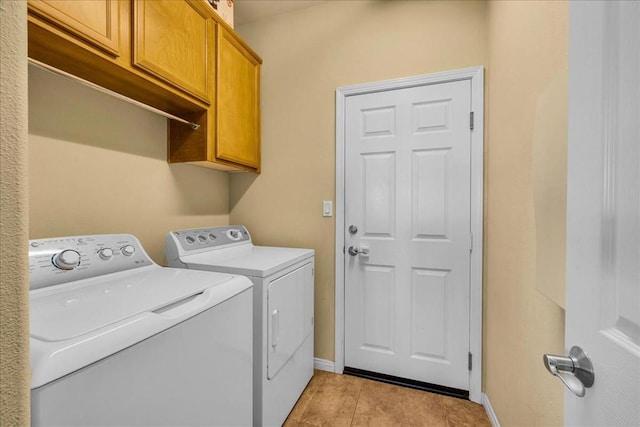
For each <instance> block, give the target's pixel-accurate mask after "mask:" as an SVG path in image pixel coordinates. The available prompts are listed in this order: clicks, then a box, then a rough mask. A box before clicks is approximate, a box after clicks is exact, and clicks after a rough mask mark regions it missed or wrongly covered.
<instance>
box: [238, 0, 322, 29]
mask: <svg viewBox="0 0 640 427" xmlns="http://www.w3.org/2000/svg"><path fill="white" fill-rule="evenodd" d="M324 1H325V0H235V1H234V2H233V15H234V16H233V21H234V25H235V26H236V27H237V26H240V25H244V24H248V23H249V22H254V21H258V20H260V19H266V18H271V17H273V16H276V15H282V14H285V13H289V12H293V11H294V10H298V9H304V8H306V7H310V6H315V5H317V4H320V3H323V2H324Z"/></svg>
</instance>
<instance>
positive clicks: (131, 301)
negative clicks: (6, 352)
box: [30, 266, 232, 341]
mask: <svg viewBox="0 0 640 427" xmlns="http://www.w3.org/2000/svg"><path fill="white" fill-rule="evenodd" d="M200 273H202V272H200ZM231 277H232V276H230V275H228V274H220V273H208V274H198V273H197V272H195V271H189V270H180V269H172V268H163V267H158V266H151V267H149V268H144V269H138V270H136V271H135V272H120V273H114V274H109V275H105V276H100V277H96V278H92V279H85V280H79V281H76V282H72V283H67V284H63V285H58V286H52V287H48V288H43V289H40V290H35V291H31V293H30V335H31V337H32V338H35V339H38V340H42V341H63V340H69V339H72V338H76V337H79V336H82V335H86V334H88V333H90V332H92V331H95V330H97V329H100V328H103V327H105V326H107V325H110V324H113V323H116V322H119V321H120V320H122V319H126V318H129V317H131V316H134V315H136V314H139V313H143V312H152V311H155V310H158V309H160V308H161V307H163V306H166V305H169V304H172V303H175V302H177V301H180V300H182V299H184V298H186V297H189V296H192V295H195V294H198V293H200V292H202V291H203V290H204V289H206V288H208V287H211V286H214V285H217V284H220V283H222V282H225V281H228V280H229V279H231Z"/></svg>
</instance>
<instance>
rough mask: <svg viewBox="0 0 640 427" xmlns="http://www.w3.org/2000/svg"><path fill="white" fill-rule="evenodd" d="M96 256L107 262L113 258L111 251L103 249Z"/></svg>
mask: <svg viewBox="0 0 640 427" xmlns="http://www.w3.org/2000/svg"><path fill="white" fill-rule="evenodd" d="M98 256H99V257H100V259H103V260H105V261H108V260H110V259H111V257H113V250H112V249H111V248H104V249H100V250H99V251H98Z"/></svg>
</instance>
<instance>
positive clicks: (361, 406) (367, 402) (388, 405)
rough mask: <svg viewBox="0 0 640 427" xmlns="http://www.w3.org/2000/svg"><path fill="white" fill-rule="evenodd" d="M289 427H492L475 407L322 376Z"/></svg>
mask: <svg viewBox="0 0 640 427" xmlns="http://www.w3.org/2000/svg"><path fill="white" fill-rule="evenodd" d="M285 426H286V427H317V426H376V427H387V426H390V427H391V426H416V427H417V426H431V427H447V426H448V427H458V426H460V427H462V426H465V427H466V426H479V427H491V423H490V422H489V419H488V418H487V415H486V413H485V411H484V408H483V407H482V406H481V405H477V404H475V403H472V402H469V401H465V400H461V399H455V398H451V397H445V396H441V395H438V394H433V393H428V392H424V391H420V390H413V389H410V388H406V387H399V386H394V385H390V384H385V383H381V382H377V381H371V380H365V379H361V378H357V377H352V376H349V375H336V374H333V373H329V372H324V371H316V372H315V373H314V377H313V378H312V380H311V382H310V383H309V385H308V386H307V388H306V389H305V391H304V393H303V394H302V396H301V397H300V399H299V400H298V403H297V404H296V406H295V407H294V408H293V410H292V411H291V414H290V415H289V418H288V419H287V421H286V422H285Z"/></svg>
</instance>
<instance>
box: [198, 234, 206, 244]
mask: <svg viewBox="0 0 640 427" xmlns="http://www.w3.org/2000/svg"><path fill="white" fill-rule="evenodd" d="M198 240H199V241H200V243H205V242H206V241H207V238H206V237H205V236H203V235H202V234H200V235H198Z"/></svg>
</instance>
